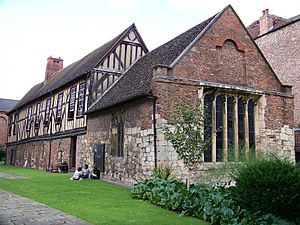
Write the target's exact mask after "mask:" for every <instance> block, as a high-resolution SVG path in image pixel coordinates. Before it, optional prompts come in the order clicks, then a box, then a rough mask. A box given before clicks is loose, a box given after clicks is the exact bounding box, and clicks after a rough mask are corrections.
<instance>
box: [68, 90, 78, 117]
mask: <svg viewBox="0 0 300 225" xmlns="http://www.w3.org/2000/svg"><path fill="white" fill-rule="evenodd" d="M76 94H77V86H73V87H71V88H70V94H69V95H70V98H69V104H68V120H73V119H74V117H75V110H76Z"/></svg>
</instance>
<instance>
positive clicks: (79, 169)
mask: <svg viewBox="0 0 300 225" xmlns="http://www.w3.org/2000/svg"><path fill="white" fill-rule="evenodd" d="M81 170H82V169H81V167H78V168H77V170H75V172H74V175H73V176H72V177H71V178H70V180H80V179H81V178H80V177H81V176H82V172H81Z"/></svg>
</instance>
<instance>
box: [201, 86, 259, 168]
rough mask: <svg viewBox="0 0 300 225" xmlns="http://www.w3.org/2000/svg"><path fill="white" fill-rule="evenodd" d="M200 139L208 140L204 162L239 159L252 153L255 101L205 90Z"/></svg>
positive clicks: (253, 147) (253, 148) (253, 150)
mask: <svg viewBox="0 0 300 225" xmlns="http://www.w3.org/2000/svg"><path fill="white" fill-rule="evenodd" d="M204 109H205V127H204V130H205V132H204V138H205V139H207V140H211V144H210V146H209V148H208V150H207V151H206V152H205V153H204V161H205V162H223V161H226V162H227V161H229V162H230V161H243V160H244V157H245V156H246V153H247V152H248V153H251V152H252V153H255V120H254V117H255V100H253V99H251V98H250V97H247V96H246V95H245V96H242V97H241V96H240V94H224V93H221V94H217V93H214V92H212V93H206V94H205V96H204Z"/></svg>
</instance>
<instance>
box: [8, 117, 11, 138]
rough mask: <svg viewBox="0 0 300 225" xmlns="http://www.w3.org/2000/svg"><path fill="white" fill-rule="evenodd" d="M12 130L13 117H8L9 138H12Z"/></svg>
mask: <svg viewBox="0 0 300 225" xmlns="http://www.w3.org/2000/svg"><path fill="white" fill-rule="evenodd" d="M11 130H12V115H10V116H9V117H8V136H11Z"/></svg>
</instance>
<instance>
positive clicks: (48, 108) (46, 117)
mask: <svg viewBox="0 0 300 225" xmlns="http://www.w3.org/2000/svg"><path fill="white" fill-rule="evenodd" d="M50 104H51V99H50V98H48V99H47V100H46V108H45V119H44V125H45V126H47V125H48V124H49V118H50Z"/></svg>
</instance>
